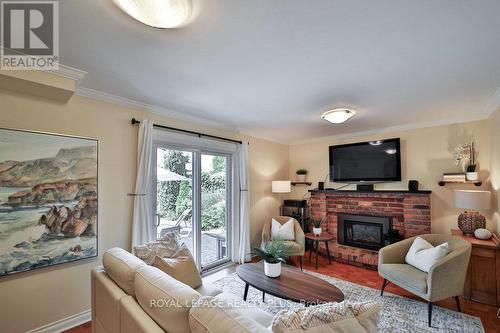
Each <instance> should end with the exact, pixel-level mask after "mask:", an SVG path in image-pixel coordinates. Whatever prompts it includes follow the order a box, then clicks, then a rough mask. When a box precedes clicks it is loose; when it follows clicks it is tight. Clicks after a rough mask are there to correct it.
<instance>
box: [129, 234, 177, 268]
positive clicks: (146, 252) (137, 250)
mask: <svg viewBox="0 0 500 333" xmlns="http://www.w3.org/2000/svg"><path fill="white" fill-rule="evenodd" d="M179 248H180V247H179V242H178V241H177V237H176V236H175V235H174V234H167V235H165V236H164V237H163V238H161V239H158V240H156V241H154V242H150V243H147V244H146V245H139V246H134V254H135V255H136V257H138V258H139V259H142V261H144V262H145V263H146V264H148V265H152V264H153V262H154V259H155V257H156V256H159V257H171V256H173V255H174V254H175V253H176V252H177V251H178V250H179Z"/></svg>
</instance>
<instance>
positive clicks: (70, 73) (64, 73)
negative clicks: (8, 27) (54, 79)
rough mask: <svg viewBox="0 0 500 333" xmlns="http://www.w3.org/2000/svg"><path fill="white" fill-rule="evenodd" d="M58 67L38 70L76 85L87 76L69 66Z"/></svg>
mask: <svg viewBox="0 0 500 333" xmlns="http://www.w3.org/2000/svg"><path fill="white" fill-rule="evenodd" d="M0 47H1V48H2V49H4V50H9V51H10V52H13V53H17V54H19V55H21V56H25V55H27V54H25V53H22V52H19V51H17V50H14V49H11V48H8V47H5V46H3V45H0ZM58 67H59V69H39V70H40V71H41V72H45V73H50V74H54V75H57V76H61V77H64V78H67V79H71V80H73V81H75V83H76V84H78V82H79V81H80V80H82V79H83V78H84V77H85V75H87V74H88V73H87V72H86V71H84V70H81V69H78V68H75V67H71V66H67V65H63V64H61V63H59V64H58Z"/></svg>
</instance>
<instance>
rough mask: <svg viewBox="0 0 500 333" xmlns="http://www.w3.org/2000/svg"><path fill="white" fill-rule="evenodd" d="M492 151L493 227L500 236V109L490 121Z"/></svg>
mask: <svg viewBox="0 0 500 333" xmlns="http://www.w3.org/2000/svg"><path fill="white" fill-rule="evenodd" d="M489 124H490V136H491V137H490V142H491V144H490V149H491V189H492V194H493V217H492V218H493V223H492V224H493V225H496V231H497V233H498V234H500V195H499V191H500V108H498V109H497V110H496V112H494V113H493V114H492V115H491V117H490V119H489Z"/></svg>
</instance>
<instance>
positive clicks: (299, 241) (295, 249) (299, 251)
mask: <svg viewBox="0 0 500 333" xmlns="http://www.w3.org/2000/svg"><path fill="white" fill-rule="evenodd" d="M273 218H274V219H275V220H276V221H278V222H279V223H281V224H284V223H286V222H288V221H289V220H290V219H292V220H293V224H294V234H295V240H294V241H284V243H285V245H286V246H287V247H289V249H290V256H291V257H293V256H300V269H301V270H302V263H303V256H304V252H305V249H306V247H305V243H306V237H305V236H304V231H303V230H302V228H301V227H300V223H299V221H297V220H296V219H294V218H293V217H290V216H275V217H273ZM270 241H271V220H269V221H266V223H264V227H263V228H262V246H264V245H265V244H266V243H268V242H270Z"/></svg>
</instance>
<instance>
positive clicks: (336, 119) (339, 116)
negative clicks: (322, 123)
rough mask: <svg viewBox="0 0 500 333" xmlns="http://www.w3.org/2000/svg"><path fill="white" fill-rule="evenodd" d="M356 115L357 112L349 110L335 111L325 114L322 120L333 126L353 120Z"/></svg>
mask: <svg viewBox="0 0 500 333" xmlns="http://www.w3.org/2000/svg"><path fill="white" fill-rule="evenodd" d="M355 114H356V112H355V111H353V110H349V109H334V110H329V111H326V112H324V113H323V114H322V115H321V118H323V119H325V120H326V121H329V122H331V123H332V124H342V123H344V122H346V121H348V120H349V119H351V118H352V117H353V116H354V115H355Z"/></svg>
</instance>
